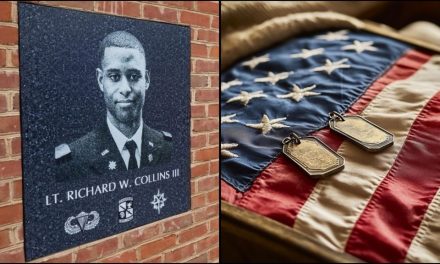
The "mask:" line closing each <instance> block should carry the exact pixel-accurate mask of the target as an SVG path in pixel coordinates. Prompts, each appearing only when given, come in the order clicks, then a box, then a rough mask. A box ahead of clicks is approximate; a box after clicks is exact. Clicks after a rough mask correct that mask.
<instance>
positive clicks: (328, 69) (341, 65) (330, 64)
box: [312, 58, 351, 74]
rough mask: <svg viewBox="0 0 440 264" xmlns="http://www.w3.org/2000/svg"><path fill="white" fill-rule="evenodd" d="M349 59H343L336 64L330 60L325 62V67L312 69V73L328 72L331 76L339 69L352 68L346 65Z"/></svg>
mask: <svg viewBox="0 0 440 264" xmlns="http://www.w3.org/2000/svg"><path fill="white" fill-rule="evenodd" d="M347 61H348V59H347V58H345V59H342V60H338V61H335V62H332V61H331V60H329V59H326V60H325V65H324V66H321V67H316V68H314V69H312V71H325V72H327V74H331V73H332V72H333V71H334V70H336V69H339V68H350V67H351V66H350V65H348V64H344V63H345V62H347Z"/></svg>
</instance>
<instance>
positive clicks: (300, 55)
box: [290, 48, 324, 59]
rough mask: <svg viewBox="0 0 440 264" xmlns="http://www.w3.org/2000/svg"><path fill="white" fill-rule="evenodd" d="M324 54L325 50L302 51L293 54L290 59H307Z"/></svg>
mask: <svg viewBox="0 0 440 264" xmlns="http://www.w3.org/2000/svg"><path fill="white" fill-rule="evenodd" d="M323 53H324V49H323V48H319V49H312V50H308V49H301V53H296V54H291V55H290V57H291V58H303V59H307V58H309V57H312V56H315V55H319V54H323Z"/></svg>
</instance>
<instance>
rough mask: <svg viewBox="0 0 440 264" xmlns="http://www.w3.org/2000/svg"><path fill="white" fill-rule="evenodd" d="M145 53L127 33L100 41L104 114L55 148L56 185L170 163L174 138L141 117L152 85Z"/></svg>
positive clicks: (99, 74)
mask: <svg viewBox="0 0 440 264" xmlns="http://www.w3.org/2000/svg"><path fill="white" fill-rule="evenodd" d="M145 52H146V51H145V50H144V48H143V46H142V44H141V42H140V41H139V40H138V39H137V38H136V37H135V36H134V35H132V34H131V33H129V32H127V31H115V32H112V33H110V34H108V35H107V36H105V38H104V39H103V40H102V41H101V42H100V44H99V64H98V67H97V68H96V80H97V84H98V85H97V86H98V87H99V89H100V91H101V92H102V94H103V97H104V102H102V103H103V104H105V107H106V116H105V117H103V118H102V122H101V123H99V124H98V127H97V128H96V129H93V130H92V131H90V132H89V133H87V134H85V135H84V136H82V137H80V138H78V139H76V140H74V141H73V142H70V143H64V144H61V145H59V146H57V147H56V148H55V160H56V162H57V164H58V170H57V181H66V180H71V179H77V178H81V177H90V176H92V175H101V174H104V173H108V172H113V171H127V170H133V169H139V168H143V167H149V166H155V165H158V164H162V163H165V162H168V161H169V160H170V159H171V149H172V135H171V134H170V133H168V132H166V131H157V130H155V129H153V128H151V127H149V126H148V125H147V124H146V123H145V122H144V120H143V116H142V109H143V106H144V104H145V94H146V93H148V88H149V86H150V75H149V71H148V70H147V66H148V65H147V64H148V62H147V61H146V56H145ZM97 103H101V102H97Z"/></svg>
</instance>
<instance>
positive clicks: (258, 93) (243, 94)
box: [226, 91, 267, 105]
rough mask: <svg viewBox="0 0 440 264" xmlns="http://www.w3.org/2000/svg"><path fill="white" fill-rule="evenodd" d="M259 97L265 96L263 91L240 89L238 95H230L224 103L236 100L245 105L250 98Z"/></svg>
mask: <svg viewBox="0 0 440 264" xmlns="http://www.w3.org/2000/svg"><path fill="white" fill-rule="evenodd" d="M259 97H267V95H265V94H263V91H256V92H253V93H248V92H245V91H241V93H240V95H237V96H235V97H232V98H231V99H229V100H228V101H226V103H232V102H236V101H238V102H240V103H242V104H243V105H247V104H248V103H249V101H250V100H252V99H254V98H259Z"/></svg>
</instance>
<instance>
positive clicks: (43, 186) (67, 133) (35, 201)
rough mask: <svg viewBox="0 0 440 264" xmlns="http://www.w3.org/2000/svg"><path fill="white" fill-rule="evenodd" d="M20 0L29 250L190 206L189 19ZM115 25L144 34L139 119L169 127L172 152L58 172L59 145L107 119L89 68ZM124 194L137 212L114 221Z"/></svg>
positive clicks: (45, 249)
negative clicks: (144, 162)
mask: <svg viewBox="0 0 440 264" xmlns="http://www.w3.org/2000/svg"><path fill="white" fill-rule="evenodd" d="M18 7H19V34H20V40H19V41H20V42H19V49H20V51H19V52H20V92H21V96H20V98H21V125H22V127H21V129H22V139H23V142H22V143H23V144H22V146H23V147H22V148H23V152H22V153H23V181H24V210H25V212H24V213H25V221H24V228H25V252H26V260H32V259H35V258H38V257H42V256H45V255H48V254H51V253H54V252H57V251H61V250H64V249H67V248H71V247H73V246H77V245H81V244H84V243H87V242H91V241H94V240H97V239H101V238H104V237H107V236H110V235H114V234H117V233H120V232H123V231H126V230H129V229H132V228H135V227H138V226H141V225H145V224H148V223H151V222H154V221H157V220H159V219H163V218H167V217H169V216H172V215H176V214H179V213H181V212H184V211H187V210H189V208H190V195H191V192H190V98H191V97H190V79H189V78H190V76H189V72H190V28H189V27H185V26H177V25H171V24H166V23H158V22H151V21H144V20H136V19H130V18H123V17H116V16H110V15H104V14H94V13H87V12H80V11H73V10H67V9H61V8H53V7H44V6H39V5H34V4H28V3H19V5H18ZM117 30H126V31H128V32H130V33H132V34H133V35H134V36H136V37H137V38H138V39H139V40H140V42H141V43H142V44H143V47H144V49H145V53H146V60H147V68H148V69H149V70H150V72H151V83H150V87H149V89H148V90H147V92H146V99H145V106H144V108H143V119H144V121H145V123H146V124H147V125H148V126H150V127H152V128H154V129H156V130H159V131H161V130H164V131H168V132H169V133H171V134H172V135H173V139H172V144H173V154H172V159H171V161H170V162H169V163H166V164H159V165H157V166H151V167H146V168H141V169H139V170H134V171H129V172H127V171H125V172H124V171H123V172H112V171H111V170H109V172H108V173H106V174H103V175H100V177H96V176H93V177H92V176H90V177H85V178H81V179H78V180H72V181H67V182H57V181H56V180H55V174H56V170H57V166H59V165H58V164H57V162H56V161H55V158H54V149H55V147H56V146H58V145H60V144H63V143H70V142H72V141H74V140H75V139H77V138H80V137H81V136H83V135H85V134H87V133H88V132H89V131H91V130H93V129H94V128H95V127H97V126H98V124H101V123H102V122H104V121H105V115H106V108H105V104H104V99H103V95H102V92H101V91H100V90H99V88H98V84H97V81H96V76H95V69H96V68H97V66H98V63H99V62H98V44H99V41H101V40H102V39H103V38H104V37H105V36H106V35H107V34H109V33H110V32H113V31H117ZM174 169H178V170H179V176H177V177H172V176H170V177H168V178H167V177H163V178H162V179H161V180H158V179H159V178H158V175H157V174H158V173H163V174H166V172H167V171H168V173H170V174H171V173H172V170H174ZM153 174H154V175H155V176H153ZM143 175H150V176H149V177H150V178H149V182H148V183H146V184H141V185H135V184H134V180H135V179H136V177H139V176H143ZM145 179H146V177H144V182H146V181H145ZM121 180H128V181H129V186H131V187H127V188H121V187H120V184H119V181H121ZM112 182H114V183H115V184H116V188H115V190H114V191H110V189H111V188H110V186H111V185H112ZM139 182H140V180H138V183H139ZM102 184H108V185H107V192H103V191H102V189H101V194H99V193H98V194H96V195H93V196H92V195H91V193H89V196H88V197H84V198H78V199H72V198H71V199H69V200H68V199H67V198H68V193H69V191H73V193H75V190H80V189H81V188H86V187H88V188H89V190H90V188H91V187H92V186H93V187H94V188H95V190H96V186H100V187H101V188H102V187H103V186H102ZM57 193H58V195H56V194H57ZM84 193H85V191H84V190H83V191H82V192H81V194H84ZM158 193H159V194H162V193H163V197H164V198H166V200H165V201H164V206H163V207H161V208H160V212H159V210H158V209H154V206H153V204H152V202H153V201H154V200H155V199H154V197H156V200H157V199H158V198H160V195H158ZM55 197H57V201H58V203H56V204H55ZM71 197H73V196H71ZM127 197H129V199H127V200H125V201H123V202H122V203H121V204H123V206H127V202H128V203H131V204H132V208H133V218H132V219H131V220H129V221H126V222H120V218H121V217H120V215H119V210H120V209H119V205H120V200H121V199H123V198H127ZM130 198H131V199H130ZM61 201H62V202H61ZM130 201H131V202H130ZM93 211H95V212H97V213H98V215H99V221H98V219H97V217H96V214H94V213H92V212H93ZM81 212H84V213H85V214H90V216H81V215H79V214H80V213H81ZM70 217H71V218H70ZM69 218H70V221H68V219H69ZM72 219H73V220H72ZM78 228H79V231H78ZM66 230H68V231H69V232H70V233H73V234H69V232H68V231H66ZM75 232H76V233H75Z"/></svg>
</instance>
